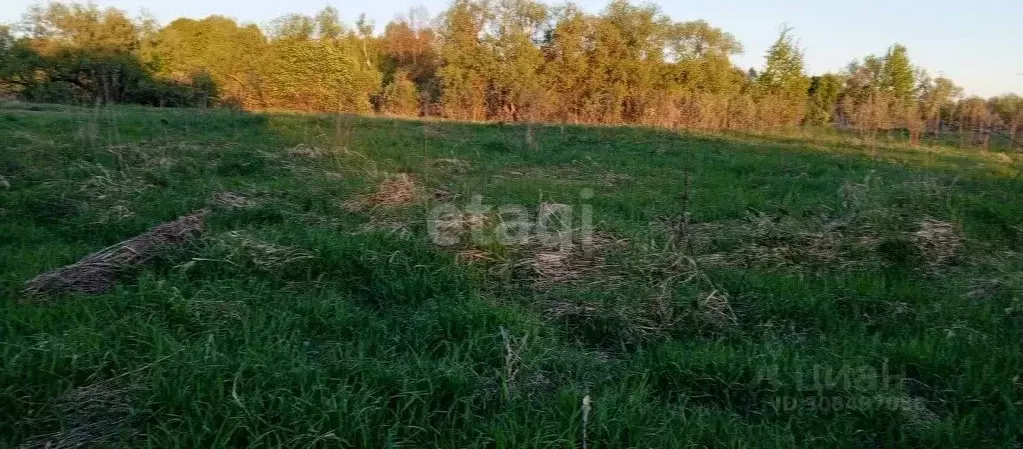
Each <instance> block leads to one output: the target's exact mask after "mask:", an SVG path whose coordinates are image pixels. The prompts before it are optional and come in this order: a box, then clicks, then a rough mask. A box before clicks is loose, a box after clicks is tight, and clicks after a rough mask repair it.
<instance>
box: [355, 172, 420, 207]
mask: <svg viewBox="0 0 1023 449" xmlns="http://www.w3.org/2000/svg"><path fill="white" fill-rule="evenodd" d="M418 198H419V188H418V186H417V185H416V182H415V179H414V178H413V177H412V175H410V174H408V173H398V174H396V175H389V176H387V177H386V179H384V180H383V181H381V182H380V183H379V184H377V187H376V191H374V192H373V193H371V194H368V195H359V196H355V197H353V198H351V199H349V200H348V201H345V202H344V203H343V204H342V207H343V208H344V209H345V210H346V211H348V212H362V211H364V210H366V209H373V208H379V207H385V208H393V207H399V206H405V205H408V204H411V203H414V202H416V201H417V200H418Z"/></svg>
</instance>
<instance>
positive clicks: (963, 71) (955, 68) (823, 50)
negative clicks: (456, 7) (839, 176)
mask: <svg viewBox="0 0 1023 449" xmlns="http://www.w3.org/2000/svg"><path fill="white" fill-rule="evenodd" d="M448 1H449V0H390V1H380V0H378V1H355V0H290V1H276V2H273V1H271V2H264V1H252V0H246V1H242V0H224V1H211V0H172V1H167V0H98V1H96V3H97V4H99V5H100V6H114V7H117V8H121V9H124V10H126V11H128V12H130V13H132V14H136V13H138V12H139V11H140V10H142V9H143V8H144V9H146V10H148V11H149V12H150V13H152V14H153V15H155V16H156V18H157V19H159V20H160V21H161V22H162V23H166V22H168V21H170V20H173V19H174V18H177V17H193V18H199V17H205V16H207V15H210V14H221V15H226V16H230V17H234V18H235V19H237V20H239V21H242V22H252V23H257V24H260V25H262V24H265V23H267V22H268V21H270V20H271V19H273V18H275V17H278V16H281V15H284V14H287V13H304V14H312V13H314V12H315V11H317V10H319V9H320V8H322V7H323V6H326V5H328V4H329V5H333V6H334V7H336V8H337V9H338V10H339V11H340V12H341V15H342V18H343V19H344V20H345V21H346V22H349V23H351V22H352V21H354V20H355V18H356V17H357V16H358V15H359V14H360V13H363V12H364V13H366V14H367V15H368V16H369V17H370V18H372V19H374V20H375V21H376V23H377V25H378V28H379V27H382V25H383V24H384V23H386V22H387V21H389V20H391V19H392V18H393V17H394V16H395V15H396V14H397V13H400V12H404V11H406V10H408V8H410V7H414V6H424V7H426V9H427V10H428V11H429V12H430V14H434V15H435V14H437V13H439V12H441V11H443V10H444V9H445V8H446V7H447V4H448ZM33 3H35V1H34V0H4V1H3V3H2V4H0V23H10V22H15V21H18V20H20V18H21V14H22V13H23V12H24V11H25V10H26V8H27V7H28V6H29V5H30V4H33ZM557 3H560V2H557ZM653 3H657V4H659V5H660V6H661V8H662V9H663V10H664V12H665V13H667V14H668V15H669V16H671V17H672V18H673V19H675V20H677V21H682V20H695V19H704V20H707V21H708V22H710V23H711V24H712V25H714V26H717V27H720V28H722V29H724V30H725V31H728V32H731V33H732V34H734V35H735V36H736V37H737V38H739V40H740V41H741V42H742V43H743V45H744V46H745V48H746V52H745V53H744V54H743V55H741V56H739V57H737V58H735V61H736V63H738V64H739V65H740V66H741V67H743V68H748V67H755V66H757V67H758V66H760V65H761V63H762V61H763V54H764V51H765V50H766V49H767V47H768V46H769V45H770V44H771V42H772V41H773V40H774V38H775V37H776V36H777V32H778V29H779V26H780V25H781V24H782V23H786V24H788V25H789V26H791V27H792V28H793V29H794V31H795V34H796V36H798V37H799V39H800V42H801V45H802V46H803V47H804V48H805V50H806V62H807V68H808V70H809V72H810V73H812V74H813V73H822V72H826V71H834V70H838V69H841V68H842V67H844V66H845V65H846V64H847V63H848V62H849V61H851V60H853V59H857V58H861V57H862V56H864V55H866V54H868V53H877V54H881V53H884V51H885V49H886V48H888V46H889V45H891V44H892V43H895V42H899V43H902V44H904V45H906V46H907V47H908V48H909V54H910V57H911V58H912V59H913V62H914V63H915V64H917V65H919V66H921V67H924V68H925V69H927V70H928V71H929V72H930V73H932V74H941V75H944V76H948V77H950V78H952V79H953V80H954V81H956V82H957V83H958V84H959V85H961V86H964V87H965V88H966V90H967V93H970V94H977V95H982V96H991V95H997V94H1001V93H1005V92H1016V93H1019V94H1023V75H1021V73H1023V25H1021V20H1023V0H984V1H963V0H929V1H909V0H854V1H842V2H838V1H820V0H774V1H771V0H702V1H677V0H660V1H655V2H653ZM576 4H578V5H579V6H581V7H583V8H584V9H586V10H588V11H591V12H596V11H599V10H601V9H603V7H604V6H606V4H607V1H606V0H577V1H576Z"/></svg>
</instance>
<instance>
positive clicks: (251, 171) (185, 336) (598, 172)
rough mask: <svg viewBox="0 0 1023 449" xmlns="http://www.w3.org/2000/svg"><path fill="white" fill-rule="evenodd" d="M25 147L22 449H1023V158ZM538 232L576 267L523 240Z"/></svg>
mask: <svg viewBox="0 0 1023 449" xmlns="http://www.w3.org/2000/svg"><path fill="white" fill-rule="evenodd" d="M0 131H2V133H3V134H2V135H3V136H4V138H3V139H0V175H2V176H3V178H2V179H0V189H2V190H0V292H2V293H0V295H2V296H0V446H4V447H6V446H18V445H22V444H24V445H26V447H45V445H46V444H47V443H48V442H49V443H54V442H57V443H60V444H66V445H70V444H72V443H85V444H88V445H94V446H99V447H107V446H111V445H118V444H123V445H124V446H129V447H142V446H148V447H182V448H185V447H225V446H232V447H281V446H283V447H353V446H357V447H385V446H386V447H397V446H403V447H429V446H439V447H507V448H519V447H565V448H568V447H581V446H582V445H583V443H584V441H585V443H586V444H587V447H590V448H598V447H684V446H707V447H779V448H782V447H793V446H804V447H870V448H874V447H1013V445H1014V444H1015V443H1017V441H1016V439H1017V438H1018V435H1019V430H1020V428H1021V426H1023V419H1021V417H1020V412H1019V407H1020V405H1019V404H1020V402H1019V401H1020V400H1021V393H1023V380H1020V377H1019V376H1020V375H1023V365H1021V358H1020V357H1021V346H1020V344H1021V335H1023V332H1021V331H1023V329H1021V323H1023V321H1021V319H1023V303H1021V292H1023V274H1021V269H1023V256H1021V253H1020V251H1021V250H1023V228H1021V224H1020V217H1023V178H1021V177H1020V171H1021V169H1023V159H1021V158H1020V157H1019V156H1015V155H1008V154H1002V153H980V152H970V151H962V150H953V149H942V148H927V149H910V148H895V147H892V148H888V147H883V146H882V147H878V146H872V147H857V146H856V145H854V144H851V143H847V142H845V143H844V142H840V141H836V140H799V139H781V138H768V137H756V136H752V137H751V136H730V137H727V136H726V137H722V136H710V135H696V134H687V133H681V134H678V133H671V132H666V131H655V130H649V129H642V128H611V127H601V128H587V127H557V126H553V127H536V128H534V129H532V130H529V129H527V128H525V127H522V126H510V125H505V126H501V125H483V124H455V123H439V122H437V123H434V122H427V123H421V122H413V121H398V120H384V119H367V118H336V117H316V116H301V115H246V114H232V113H227V112H220V111H210V112H208V113H205V114H201V113H198V112H196V111H188V110H159V109H144V108H114V109H101V110H91V109H73V108H71V109H69V108H61V107H45V106H28V107H26V106H24V105H7V106H6V107H5V108H2V109H0ZM474 205H478V206H480V207H478V208H477V209H473V206H474ZM484 205H491V206H494V208H493V209H491V210H485V209H484V208H483V207H482V206H484ZM501 205H505V207H502V208H500V209H498V208H497V206H501ZM196 211H203V212H204V213H205V215H203V216H202V220H203V221H204V223H205V225H204V227H203V230H202V233H201V235H199V236H197V237H195V238H192V239H187V240H185V241H184V242H182V243H178V242H174V244H171V245H167V246H164V247H160V248H159V250H158V251H154V253H153V257H152V258H149V259H147V260H145V261H144V262H143V263H140V264H138V265H137V266H133V267H125V268H123V269H119V270H117V271H116V277H114V278H111V279H110V280H111V281H112V283H111V284H109V285H108V287H112V288H109V289H107V291H106V292H105V293H101V294H85V293H76V292H65V293H59V292H55V291H54V290H53V289H52V288H39V289H36V290H37V292H36V294H30V292H26V291H24V288H25V282H26V281H28V280H30V279H32V278H34V277H35V276H37V275H38V274H40V273H43V272H46V271H48V270H53V269H56V268H58V267H61V266H63V265H67V264H71V263H74V262H75V261H77V260H79V259H81V258H83V257H85V256H86V255H88V254H90V253H93V252H96V251H99V250H102V249H104V248H107V247H109V246H110V245H114V244H116V243H118V242H121V241H124V240H126V239H129V238H132V237H134V236H137V235H140V234H142V233H144V232H146V231H147V230H148V229H151V228H153V227H154V226H156V225H158V224H160V223H165V222H169V221H172V220H175V219H176V218H178V217H181V216H184V215H187V214H191V213H194V212H196ZM569 212H570V213H569ZM538 215H542V216H546V217H548V218H554V219H553V220H548V221H549V222H550V223H551V226H549V227H548V231H549V233H551V232H550V231H557V230H562V231H566V232H564V233H561V234H556V235H559V236H561V237H567V236H570V237H571V243H570V244H568V243H564V242H561V243H558V242H553V241H544V239H542V238H541V237H542V236H541V235H538V234H537V232H536V229H532V230H530V229H526V228H524V227H523V226H521V225H518V226H516V223H517V220H519V221H521V220H520V219H521V218H523V216H525V217H526V218H528V219H529V220H532V221H533V222H534V223H535V222H536V220H537V217H538ZM587 217H589V218H587ZM562 224H563V225H562ZM588 228H592V230H593V232H592V233H590V234H587V233H586V230H587V229H588ZM502 233H503V234H504V235H510V236H513V237H516V239H515V241H509V240H508V239H504V241H502V239H498V238H495V236H496V235H501V234H502ZM586 235H589V237H586ZM114 268H117V267H114ZM65 274H66V273H65ZM63 281H67V282H68V283H69V284H67V285H71V286H75V285H78V284H76V282H81V280H76V279H63ZM584 404H585V405H584ZM59 447H69V446H59Z"/></svg>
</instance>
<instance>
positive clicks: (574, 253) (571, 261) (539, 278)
mask: <svg viewBox="0 0 1023 449" xmlns="http://www.w3.org/2000/svg"><path fill="white" fill-rule="evenodd" d="M626 244H627V241H625V240H623V239H618V238H615V237H612V236H609V235H605V234H596V235H594V236H593V237H592V238H591V239H588V241H586V242H585V244H574V243H569V244H564V245H561V246H557V247H552V246H548V245H543V244H541V243H536V244H532V245H527V246H526V247H527V249H526V250H525V251H524V253H525V257H522V258H520V259H518V260H517V261H514V262H513V263H514V268H515V269H516V270H517V271H520V272H523V271H524V272H525V277H526V278H527V279H529V280H531V281H532V283H533V286H534V287H535V288H537V289H540V290H545V289H550V288H553V287H555V286H557V285H559V284H577V285H578V284H588V285H601V286H613V285H617V284H620V283H621V281H622V276H621V274H619V273H617V272H615V270H614V269H613V268H614V267H613V266H611V265H608V263H607V255H608V254H609V252H610V251H612V250H613V249H615V248H621V247H623V246H624V245H626Z"/></svg>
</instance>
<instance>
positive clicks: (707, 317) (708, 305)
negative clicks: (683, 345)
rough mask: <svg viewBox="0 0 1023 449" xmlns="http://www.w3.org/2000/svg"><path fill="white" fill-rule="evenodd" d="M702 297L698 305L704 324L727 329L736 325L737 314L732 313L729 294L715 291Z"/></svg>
mask: <svg viewBox="0 0 1023 449" xmlns="http://www.w3.org/2000/svg"><path fill="white" fill-rule="evenodd" d="M700 296H701V299H700V300H699V302H698V304H697V305H698V308H699V313H700V317H701V318H702V319H703V321H704V322H707V323H709V324H711V325H713V326H715V327H718V328H725V327H728V326H729V325H730V324H734V323H735V321H736V319H735V312H734V311H732V305H731V301H729V298H728V294H727V293H725V292H722V291H718V290H714V291H712V292H710V293H708V294H706V295H700Z"/></svg>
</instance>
